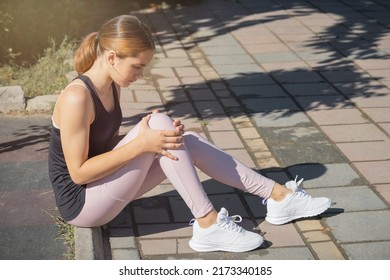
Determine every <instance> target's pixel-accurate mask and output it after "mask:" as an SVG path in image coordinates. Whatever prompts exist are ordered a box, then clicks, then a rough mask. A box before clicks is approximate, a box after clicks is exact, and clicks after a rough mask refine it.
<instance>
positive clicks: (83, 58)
mask: <svg viewBox="0 0 390 280" xmlns="http://www.w3.org/2000/svg"><path fill="white" fill-rule="evenodd" d="M98 45H99V37H98V33H97V32H92V33H90V34H89V35H87V37H85V38H84V41H83V42H82V43H81V45H80V47H79V48H78V49H77V50H76V53H75V55H74V68H75V69H76V71H77V73H78V74H83V73H84V72H86V71H87V70H88V69H89V68H91V66H92V64H93V63H94V61H95V59H96V58H97V53H98Z"/></svg>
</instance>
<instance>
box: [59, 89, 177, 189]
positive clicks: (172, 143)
mask: <svg viewBox="0 0 390 280" xmlns="http://www.w3.org/2000/svg"><path fill="white" fill-rule="evenodd" d="M59 106H60V110H58V112H59V119H60V130H61V142H62V148H63V151H64V155H65V161H66V164H67V166H68V170H69V173H70V176H71V178H72V180H73V181H74V182H75V183H77V184H87V183H90V182H92V181H95V180H97V179H100V178H102V177H105V176H107V175H109V174H111V173H113V172H114V171H116V170H118V169H119V168H121V167H122V166H124V165H125V164H126V163H127V162H129V161H131V160H132V159H134V158H135V157H137V156H139V155H140V154H142V153H146V152H150V153H159V154H162V155H165V156H167V157H169V158H171V159H175V157H174V156H173V155H172V154H170V153H169V152H168V151H166V150H167V149H176V148H179V147H181V146H182V136H181V133H180V132H179V131H175V130H172V131H169V130H152V129H150V128H149V126H148V121H149V118H150V116H147V117H145V118H143V119H142V122H141V128H140V132H139V135H138V137H137V138H135V139H134V140H132V141H130V142H129V143H128V144H126V145H123V146H122V147H120V148H118V149H115V150H112V151H109V152H107V153H103V154H101V155H98V156H95V157H93V158H90V159H88V150H89V127H90V124H91V123H92V121H93V118H94V106H93V103H92V101H91V99H90V96H88V94H87V93H86V92H85V90H81V89H75V88H73V89H72V90H70V89H69V90H67V92H63V96H62V97H61V102H60V104H59Z"/></svg>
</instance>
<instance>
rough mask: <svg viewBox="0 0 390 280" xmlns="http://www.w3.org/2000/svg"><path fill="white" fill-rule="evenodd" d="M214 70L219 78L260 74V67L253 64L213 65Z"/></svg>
mask: <svg viewBox="0 0 390 280" xmlns="http://www.w3.org/2000/svg"><path fill="white" fill-rule="evenodd" d="M214 68H215V70H216V71H217V72H218V74H219V75H221V76H225V75H226V76H229V75H240V74H241V73H262V72H263V70H262V69H261V67H260V66H258V65H257V64H254V63H247V64H239V65H236V64H222V65H221V64H218V65H214Z"/></svg>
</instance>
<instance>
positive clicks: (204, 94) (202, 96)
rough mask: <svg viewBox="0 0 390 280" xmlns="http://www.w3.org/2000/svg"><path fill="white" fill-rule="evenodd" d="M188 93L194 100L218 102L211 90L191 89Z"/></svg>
mask: <svg viewBox="0 0 390 280" xmlns="http://www.w3.org/2000/svg"><path fill="white" fill-rule="evenodd" d="M188 93H189V96H190V97H191V99H192V100H197V101H198V100H216V98H215V95H214V94H213V92H212V91H211V90H210V89H190V90H188Z"/></svg>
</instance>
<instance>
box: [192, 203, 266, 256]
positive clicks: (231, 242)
mask: <svg viewBox="0 0 390 280" xmlns="http://www.w3.org/2000/svg"><path fill="white" fill-rule="evenodd" d="M241 221H242V218H241V216H238V215H236V216H232V217H229V214H228V211H227V210H226V209H225V208H221V211H220V212H219V213H218V216H217V223H216V224H214V225H212V226H210V227H208V228H201V227H200V226H199V224H198V222H197V221H196V220H195V219H194V220H192V221H191V222H190V225H193V235H192V238H191V240H190V242H189V245H190V247H191V248H192V249H193V250H194V251H198V252H211V251H227V252H246V251H250V250H253V249H256V248H257V247H259V246H260V245H261V244H262V243H263V238H262V237H261V235H259V234H257V233H254V232H250V231H247V230H245V229H243V228H242V227H240V226H239V225H237V224H236V222H241Z"/></svg>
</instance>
